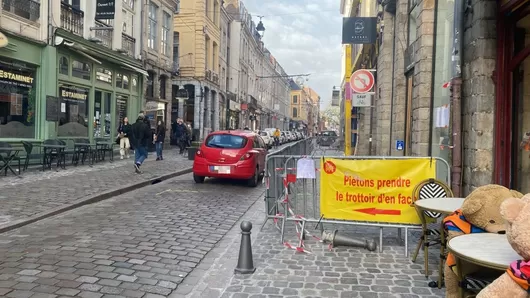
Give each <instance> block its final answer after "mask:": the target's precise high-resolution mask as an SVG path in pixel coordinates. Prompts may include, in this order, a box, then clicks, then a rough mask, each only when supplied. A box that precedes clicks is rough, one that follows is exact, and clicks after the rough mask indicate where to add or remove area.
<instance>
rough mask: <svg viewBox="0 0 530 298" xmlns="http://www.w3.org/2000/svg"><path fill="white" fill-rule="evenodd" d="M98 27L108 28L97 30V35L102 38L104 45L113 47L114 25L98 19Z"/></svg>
mask: <svg viewBox="0 0 530 298" xmlns="http://www.w3.org/2000/svg"><path fill="white" fill-rule="evenodd" d="M96 27H104V28H108V29H105V30H96V37H97V38H99V39H100V40H101V44H102V45H104V46H106V47H107V48H109V49H112V31H113V29H112V27H111V26H109V25H107V24H105V23H102V22H100V21H96Z"/></svg>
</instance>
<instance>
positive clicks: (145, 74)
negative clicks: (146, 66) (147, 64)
mask: <svg viewBox="0 0 530 298" xmlns="http://www.w3.org/2000/svg"><path fill="white" fill-rule="evenodd" d="M125 67H127V68H129V69H132V70H134V71H136V72H138V73H141V74H143V75H144V76H146V77H148V76H149V73H148V72H147V71H145V70H143V69H141V68H138V67H136V66H133V65H130V64H125Z"/></svg>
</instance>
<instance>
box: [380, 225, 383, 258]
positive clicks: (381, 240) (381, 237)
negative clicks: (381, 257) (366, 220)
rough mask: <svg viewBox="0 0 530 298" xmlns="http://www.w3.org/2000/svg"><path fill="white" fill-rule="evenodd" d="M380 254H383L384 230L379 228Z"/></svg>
mask: <svg viewBox="0 0 530 298" xmlns="http://www.w3.org/2000/svg"><path fill="white" fill-rule="evenodd" d="M379 252H383V228H379Z"/></svg>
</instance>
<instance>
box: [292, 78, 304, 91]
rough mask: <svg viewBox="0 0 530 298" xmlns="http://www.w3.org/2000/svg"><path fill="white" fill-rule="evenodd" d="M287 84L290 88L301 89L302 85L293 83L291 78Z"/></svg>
mask: <svg viewBox="0 0 530 298" xmlns="http://www.w3.org/2000/svg"><path fill="white" fill-rule="evenodd" d="M289 86H290V87H291V90H302V87H300V85H298V84H297V83H295V81H293V80H292V79H291V80H289Z"/></svg>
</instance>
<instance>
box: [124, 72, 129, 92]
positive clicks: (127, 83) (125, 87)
mask: <svg viewBox="0 0 530 298" xmlns="http://www.w3.org/2000/svg"><path fill="white" fill-rule="evenodd" d="M123 89H127V90H129V77H128V76H126V75H123Z"/></svg>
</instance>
